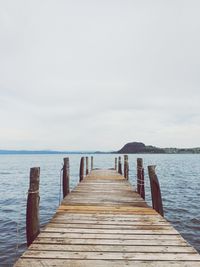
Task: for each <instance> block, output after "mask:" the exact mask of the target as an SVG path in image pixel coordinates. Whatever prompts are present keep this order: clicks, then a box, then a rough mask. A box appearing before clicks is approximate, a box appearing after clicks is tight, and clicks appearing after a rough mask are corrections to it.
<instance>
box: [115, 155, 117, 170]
mask: <svg viewBox="0 0 200 267" xmlns="http://www.w3.org/2000/svg"><path fill="white" fill-rule="evenodd" d="M115 170H117V158H115Z"/></svg>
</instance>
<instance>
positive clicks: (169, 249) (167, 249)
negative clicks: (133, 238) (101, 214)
mask: <svg viewBox="0 0 200 267" xmlns="http://www.w3.org/2000/svg"><path fill="white" fill-rule="evenodd" d="M30 250H38V251H42V250H46V251H74V252H75V251H79V252H80V251H89V252H91V251H95V252H122V251H123V252H132V253H137V252H142V253H149V252H151V253H154V252H155V253H157V252H159V253H161V252H162V253H195V250H194V249H193V248H192V247H190V246H185V247H183V246H180V247H179V246H146V245H144V246H132V245H130V246H122V245H118V246H116V245H94V244H93V245H63V244H60V245H58V244H57V245H55V244H32V245H31V246H30Z"/></svg>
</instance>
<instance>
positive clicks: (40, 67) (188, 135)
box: [0, 0, 200, 150]
mask: <svg viewBox="0 0 200 267" xmlns="http://www.w3.org/2000/svg"><path fill="white" fill-rule="evenodd" d="M199 14H200V1H199V0H196V1H195V0H188V1H185V0H146V1H145V0H130V1H129V0H120V1H119V0H101V1H99V0H96V1H95V0H91V1H87V0H84V1H83V0H80V1H78V0H71V1H68V0H63V1H62V0H55V1H50V0H32V1H30V0H24V1H21V0H18V1H16V0H13V1H10V0H8V1H5V0H0V123H1V129H0V149H59V150H79V149H84V150H96V149H99V150H115V149H119V148H121V146H123V145H124V144H125V143H126V142H131V141H142V142H144V143H145V144H152V145H156V146H160V147H169V146H173V147H195V146H200V104H199V102H200V15H199Z"/></svg>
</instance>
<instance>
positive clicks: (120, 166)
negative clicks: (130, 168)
mask: <svg viewBox="0 0 200 267" xmlns="http://www.w3.org/2000/svg"><path fill="white" fill-rule="evenodd" d="M118 173H120V174H122V162H121V157H119V159H118Z"/></svg>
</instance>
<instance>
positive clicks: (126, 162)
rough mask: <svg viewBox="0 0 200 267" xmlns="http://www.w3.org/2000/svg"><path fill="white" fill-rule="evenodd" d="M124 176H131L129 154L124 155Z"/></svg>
mask: <svg viewBox="0 0 200 267" xmlns="http://www.w3.org/2000/svg"><path fill="white" fill-rule="evenodd" d="M124 177H125V178H126V179H128V178H129V164H128V155H124Z"/></svg>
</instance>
